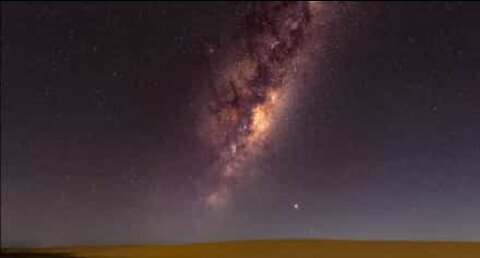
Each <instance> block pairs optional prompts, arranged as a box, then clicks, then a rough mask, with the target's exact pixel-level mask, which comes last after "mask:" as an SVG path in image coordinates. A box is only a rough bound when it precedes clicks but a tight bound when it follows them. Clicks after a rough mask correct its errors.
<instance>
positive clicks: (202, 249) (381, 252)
mask: <svg viewBox="0 0 480 258" xmlns="http://www.w3.org/2000/svg"><path fill="white" fill-rule="evenodd" d="M31 251H33V252H35V253H36V254H37V255H40V253H42V254H43V255H46V254H65V255H68V256H58V257H72V256H73V257H105V258H106V257H119V258H121V257H125V258H127V257H128V258H141V257H145V258H153V257H158V258H160V257H162V258H163V257H180V258H191V257H192V258H193V257H203V258H217V257H218V258H229V257H231V258H248V257H250V258H260V257H262V258H281V257H316V258H354V257H366V258H376V257H382V258H386V257H388V258H429V257H431V258H442V257H445V258H447V257H448V258H466V257H469V258H479V257H480V242H400V241H399V242H394V241H392V242H388V241H385V242H382V241H334V240H258V241H238V242H221V243H205V244H182V245H135V246H134V245H132V246H98V247H72V248H42V249H34V250H31ZM4 254H5V253H4ZM2 256H3V255H2ZM7 256H8V255H7ZM40 256H41V257H44V256H42V255H40ZM40 256H38V257H40ZM12 257H20V256H12ZM25 257H28V256H25ZM32 257H37V256H32ZM45 257H50V256H45ZM51 257H55V255H52V256H51Z"/></svg>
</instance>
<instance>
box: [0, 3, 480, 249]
mask: <svg viewBox="0 0 480 258" xmlns="http://www.w3.org/2000/svg"><path fill="white" fill-rule="evenodd" d="M337 4H338V5H339V6H340V7H339V8H337V10H345V11H343V12H341V11H340V12H338V16H342V15H343V17H342V18H343V19H342V22H341V23H338V24H332V25H331V26H336V27H334V29H332V31H333V32H334V33H333V34H332V35H333V36H332V38H330V39H325V41H326V42H329V43H325V44H326V46H327V49H329V51H331V52H332V54H331V55H328V56H329V57H330V58H328V59H326V60H322V63H323V65H322V66H319V67H318V69H316V70H315V71H314V75H315V78H316V80H315V81H314V82H312V85H311V87H309V90H308V92H307V93H305V94H304V95H303V96H301V98H302V99H300V100H299V101H298V102H299V103H302V104H301V105H299V106H298V107H297V108H296V112H295V113H294V116H295V119H293V120H294V121H295V123H293V124H290V125H289V127H290V128H291V129H292V130H290V131H291V133H290V134H289V135H288V137H285V139H282V141H281V143H275V142H274V143H273V145H272V146H273V147H272V148H273V149H275V151H273V152H272V153H271V154H270V155H268V156H267V157H265V159H264V160H263V161H262V162H261V164H258V167H259V170H261V171H262V173H261V176H260V177H258V178H257V179H256V180H255V181H254V182H250V183H249V184H250V185H249V187H248V191H245V192H244V193H238V194H237V198H236V199H235V200H234V201H233V202H232V203H231V208H230V210H229V211H228V212H226V213H225V214H224V215H225V216H224V218H223V219H222V224H221V225H220V226H219V225H218V223H217V224H215V225H211V226H210V224H209V223H210V222H209V221H208V220H206V221H203V222H199V220H198V218H199V217H202V216H203V215H202V214H201V211H200V209H198V207H197V206H196V205H194V204H193V203H195V200H196V199H198V191H197V188H196V185H197V182H198V181H201V180H202V178H203V177H204V176H205V174H206V171H204V170H205V169H203V168H204V167H205V166H202V165H201V164H203V161H202V155H201V152H202V149H201V147H200V144H199V139H198V134H197V133H196V129H195V127H196V124H195V120H196V114H197V113H196V110H197V109H198V107H197V106H196V105H197V103H196V102H195V99H196V96H198V94H200V91H202V88H201V87H199V86H198V85H197V82H198V80H200V79H201V78H203V77H206V74H208V71H207V72H206V69H205V67H207V65H206V64H207V63H208V53H209V52H210V51H212V49H217V48H218V49H221V48H222V47H224V46H229V45H230V44H231V43H232V42H234V41H235V40H236V38H238V37H241V36H242V33H241V32H242V29H244V28H243V25H244V23H242V21H243V19H242V18H244V15H245V11H244V10H245V9H244V4H243V3H224V2H217V3H207V4H202V5H200V4H195V3H187V2H183V3H145V2H134V3H86V2H74V3H69V4H62V3H28V2H22V3H13V2H10V3H5V2H3V3H2V38H1V41H2V66H1V87H2V96H1V101H2V102H1V106H2V108H1V112H2V113H1V114H2V118H1V119H2V120H1V122H2V132H1V134H2V154H1V233H2V234H1V240H2V246H46V245H80V244H122V243H164V242H190V241H212V240H229V239H247V238H298V237H300V238H305V237H307V238H310V237H311V238H329V239H408V240H425V239H428V240H480V237H479V236H480V234H479V232H480V220H479V219H478V218H479V217H480V198H478V197H479V196H480V173H479V171H480V133H479V132H480V88H479V86H480V33H478V26H480V22H479V20H478V17H479V15H480V5H479V4H478V3H462V2H459V3H449V2H446V3H396V4H385V3H363V4H353V3H346V4H345V3H337ZM342 6H344V7H342ZM352 6H353V7H355V8H350V7H352ZM351 9H354V10H355V11H354V12H352V13H350V15H346V14H348V12H349V11H347V10H351ZM335 32H338V35H342V36H338V37H335ZM207 77H208V76H207ZM279 141H280V140H279Z"/></svg>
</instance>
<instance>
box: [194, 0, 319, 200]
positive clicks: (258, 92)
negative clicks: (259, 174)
mask: <svg viewBox="0 0 480 258" xmlns="http://www.w3.org/2000/svg"><path fill="white" fill-rule="evenodd" d="M321 7H322V4H321V3H317V2H275V3H272V2H270V3H261V4H259V5H257V6H254V7H252V8H251V10H249V14H248V15H247V16H246V25H247V32H246V35H245V37H244V38H245V40H244V44H243V45H241V46H238V49H239V50H238V51H232V53H231V54H230V56H226V57H224V59H225V60H227V61H226V62H225V63H226V65H225V67H221V68H219V69H220V70H221V72H220V73H219V74H218V76H217V78H215V79H214V81H213V82H212V84H211V85H210V86H209V97H208V98H209V100H208V110H207V111H206V113H207V115H206V116H204V117H205V118H204V119H203V121H202V133H203V134H202V135H203V137H204V138H206V139H207V141H208V142H209V144H210V145H211V146H212V150H213V152H214V153H213V155H214V156H215V158H214V160H215V161H214V164H213V170H214V171H215V173H216V174H215V177H216V182H217V183H216V185H215V186H214V189H212V190H211V191H210V192H209V193H208V194H207V195H206V196H205V200H204V202H205V205H206V207H208V208H217V207H224V206H225V204H226V203H227V201H228V200H229V199H230V195H231V192H232V190H231V186H232V185H234V184H236V183H237V182H241V180H242V179H243V178H245V177H246V175H247V174H248V173H247V171H246V170H248V168H246V164H247V163H248V161H249V160H251V159H252V158H253V157H256V156H258V155H259V154H260V153H262V152H264V151H265V148H264V143H265V142H266V141H268V139H269V136H270V135H272V131H273V130H274V128H275V124H276V123H277V122H278V121H277V120H278V119H277V118H278V116H279V115H280V114H281V113H282V111H283V110H284V109H285V108H286V107H288V106H289V105H290V101H289V99H290V95H291V90H290V88H292V87H295V76H296V75H297V74H298V73H299V72H301V71H303V72H304V70H306V69H307V65H306V60H307V59H308V57H309V55H308V54H307V53H309V51H308V49H309V47H310V46H311V45H312V44H311V43H312V42H311V41H312V38H313V37H312V34H313V31H314V30H315V29H316V28H317V27H318V26H316V25H317V24H318V19H319V18H320V10H321V9H322V8H321Z"/></svg>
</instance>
